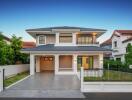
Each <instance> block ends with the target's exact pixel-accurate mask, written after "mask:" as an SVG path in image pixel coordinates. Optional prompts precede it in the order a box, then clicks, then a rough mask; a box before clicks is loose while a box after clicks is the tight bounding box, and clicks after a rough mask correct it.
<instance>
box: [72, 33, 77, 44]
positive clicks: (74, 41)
mask: <svg viewBox="0 0 132 100" xmlns="http://www.w3.org/2000/svg"><path fill="white" fill-rule="evenodd" d="M72 36H73V37H72V42H73V45H76V33H72Z"/></svg>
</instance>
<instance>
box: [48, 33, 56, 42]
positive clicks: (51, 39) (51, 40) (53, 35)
mask: <svg viewBox="0 0 132 100" xmlns="http://www.w3.org/2000/svg"><path fill="white" fill-rule="evenodd" d="M46 44H55V34H52V35H46Z"/></svg>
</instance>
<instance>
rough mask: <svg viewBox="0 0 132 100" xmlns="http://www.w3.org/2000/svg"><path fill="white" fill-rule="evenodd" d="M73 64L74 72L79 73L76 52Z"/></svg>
mask: <svg viewBox="0 0 132 100" xmlns="http://www.w3.org/2000/svg"><path fill="white" fill-rule="evenodd" d="M72 66H73V71H74V73H75V74H77V55H76V54H74V55H73V63H72Z"/></svg>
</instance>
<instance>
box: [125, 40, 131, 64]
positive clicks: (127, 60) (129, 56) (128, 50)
mask: <svg viewBox="0 0 132 100" xmlns="http://www.w3.org/2000/svg"><path fill="white" fill-rule="evenodd" d="M125 61H126V64H127V65H130V64H132V45H131V44H130V43H129V44H128V45H127V48H126V55H125Z"/></svg>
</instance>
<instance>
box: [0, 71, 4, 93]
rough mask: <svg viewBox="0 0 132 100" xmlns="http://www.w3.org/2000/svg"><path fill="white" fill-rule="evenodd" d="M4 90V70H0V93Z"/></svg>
mask: <svg viewBox="0 0 132 100" xmlns="http://www.w3.org/2000/svg"><path fill="white" fill-rule="evenodd" d="M3 89H4V69H3V68H0V92H1V91H3Z"/></svg>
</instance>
